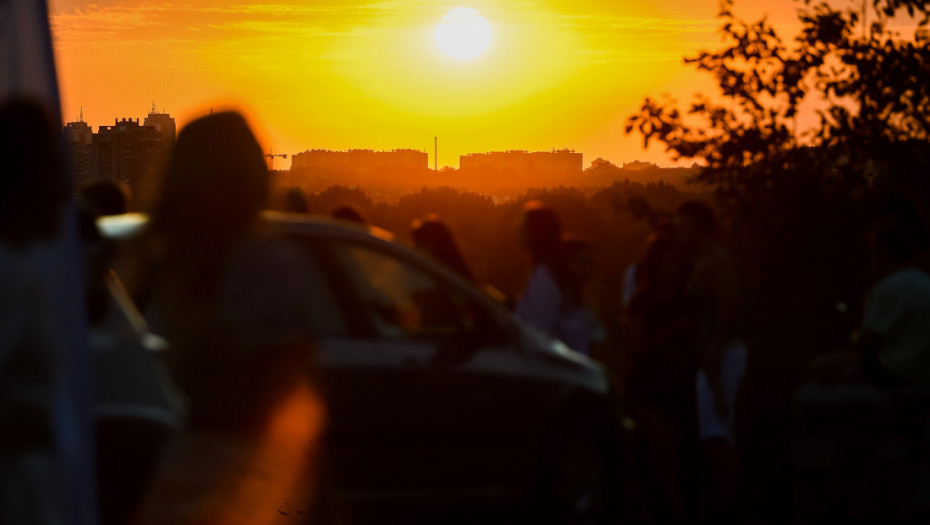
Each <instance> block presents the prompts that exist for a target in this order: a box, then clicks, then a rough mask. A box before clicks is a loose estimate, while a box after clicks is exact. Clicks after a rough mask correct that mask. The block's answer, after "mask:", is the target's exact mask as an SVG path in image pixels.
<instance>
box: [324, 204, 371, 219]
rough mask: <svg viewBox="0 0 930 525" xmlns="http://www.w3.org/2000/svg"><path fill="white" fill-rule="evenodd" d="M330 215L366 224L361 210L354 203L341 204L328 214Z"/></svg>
mask: <svg viewBox="0 0 930 525" xmlns="http://www.w3.org/2000/svg"><path fill="white" fill-rule="evenodd" d="M330 215H331V216H333V217H335V218H337V219H342V220H344V221H352V222H357V223H359V224H366V223H367V221H366V220H365V215H364V214H363V213H362V210H360V209H359V208H358V206H356V205H354V204H342V205H340V206H338V207H336V209H334V210H333V212H332V213H331V214H330Z"/></svg>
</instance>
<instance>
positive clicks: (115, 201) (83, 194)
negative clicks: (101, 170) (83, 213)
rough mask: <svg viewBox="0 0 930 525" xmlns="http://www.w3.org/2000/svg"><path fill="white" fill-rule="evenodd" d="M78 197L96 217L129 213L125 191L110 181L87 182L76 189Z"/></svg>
mask: <svg viewBox="0 0 930 525" xmlns="http://www.w3.org/2000/svg"><path fill="white" fill-rule="evenodd" d="M78 196H79V197H80V198H81V199H82V200H83V201H84V202H85V204H86V205H88V206H90V207H91V211H92V213H93V214H94V215H96V216H102V215H120V214H123V213H126V212H128V211H129V206H128V204H127V199H126V190H125V189H124V188H123V187H122V186H120V185H119V184H118V183H116V182H114V181H112V180H105V179H99V180H94V181H88V182H87V183H85V184H82V185H81V187H80V188H78Z"/></svg>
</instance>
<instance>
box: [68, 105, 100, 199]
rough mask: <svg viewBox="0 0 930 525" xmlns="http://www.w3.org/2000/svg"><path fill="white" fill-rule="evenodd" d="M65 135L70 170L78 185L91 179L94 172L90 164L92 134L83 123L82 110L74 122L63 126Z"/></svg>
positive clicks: (86, 124) (87, 125)
mask: <svg viewBox="0 0 930 525" xmlns="http://www.w3.org/2000/svg"><path fill="white" fill-rule="evenodd" d="M65 134H66V135H67V138H68V148H69V154H70V156H71V170H72V174H73V175H74V180H75V182H76V183H77V184H80V183H82V182H84V181H86V180H88V179H90V178H91V177H93V174H94V170H93V165H92V163H91V161H92V156H93V140H94V132H93V130H92V129H91V127H90V125H89V124H88V123H87V122H84V109H83V108H82V109H81V116H80V117H78V120H77V121H75V122H68V123H67V124H65Z"/></svg>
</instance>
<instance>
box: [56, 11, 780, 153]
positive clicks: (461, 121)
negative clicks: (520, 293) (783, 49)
mask: <svg viewBox="0 0 930 525" xmlns="http://www.w3.org/2000/svg"><path fill="white" fill-rule="evenodd" d="M460 7H467V8H468V9H470V10H471V11H467V13H472V12H475V15H469V16H476V17H477V18H476V20H478V21H479V22H480V21H481V20H485V22H484V23H485V24H486V26H481V27H486V29H487V31H488V32H489V34H487V35H486V34H484V33H481V34H480V35H479V41H478V42H477V44H474V45H476V46H477V47H475V48H474V49H465V50H462V49H461V48H459V49H460V51H462V55H461V56H463V57H465V56H466V55H467V58H469V59H468V60H462V59H461V58H456V57H455V56H456V55H455V53H450V52H449V51H447V50H444V49H442V48H441V44H440V42H441V41H442V38H439V36H438V35H437V31H439V24H440V23H441V22H442V21H443V17H444V16H448V15H449V14H450V11H452V10H453V9H454V8H460ZM796 7H797V4H795V3H793V2H789V1H786V0H778V1H777V2H774V3H770V4H769V5H768V6H767V9H768V10H769V11H770V20H772V21H773V22H774V23H775V24H776V25H778V24H779V23H791V21H792V20H793V16H794V12H795V9H796ZM49 9H50V13H51V19H52V31H53V38H54V41H55V50H56V53H57V57H56V59H57V61H58V67H59V75H60V84H61V91H62V104H63V113H64V116H65V119H66V120H68V121H71V120H76V119H77V118H78V115H79V113H80V111H81V108H83V112H84V118H85V120H86V121H87V122H89V123H90V124H91V125H92V126H94V127H95V128H96V126H99V125H109V124H112V122H113V119H114V118H130V117H131V118H143V117H144V116H145V114H146V113H148V111H149V109H150V108H151V106H152V104H153V102H154V103H155V104H156V105H157V106H158V108H159V109H160V110H163V111H167V112H168V113H170V114H171V115H172V116H174V117H175V118H176V119H178V124H179V126H180V125H183V124H184V123H185V122H187V121H189V120H191V119H192V118H195V117H197V116H199V115H202V114H204V113H206V112H209V111H210V108H211V107H213V108H215V109H221V108H239V109H241V110H243V111H244V112H245V113H246V114H247V116H248V118H249V119H250V122H251V123H252V124H253V125H254V126H255V127H256V129H257V131H258V133H259V136H260V139H261V141H262V144H263V146H264V147H265V149H266V150H267V149H268V148H274V150H275V151H276V152H285V153H288V154H289V155H292V154H294V153H297V152H301V151H304V150H306V149H314V148H315V149H333V150H344V149H353V148H371V149H377V150H380V149H388V150H389V149H395V148H413V149H418V150H421V151H426V152H428V153H429V155H430V167H432V165H433V137H434V136H438V137H439V158H438V161H439V162H438V164H439V166H440V167H442V166H445V165H448V166H452V167H458V160H459V155H463V154H467V153H472V152H485V151H499V150H509V149H524V150H531V151H537V150H540V151H541V150H551V149H552V148H557V149H561V148H570V149H574V150H575V151H579V152H582V153H584V164H585V166H587V165H588V164H590V162H591V161H593V160H594V159H595V158H597V157H603V158H606V159H608V160H610V161H611V162H614V163H616V164H621V163H623V162H629V161H632V160H641V161H649V162H656V163H659V164H660V165H664V166H670V165H673V163H672V161H671V159H670V158H669V157H668V155H666V154H665V153H664V152H663V151H661V150H659V149H652V148H650V150H649V151H643V150H642V139H641V138H640V137H636V136H626V135H624V133H623V123H624V121H625V119H626V117H627V116H628V115H629V114H631V113H633V112H635V111H636V110H637V108H638V107H639V104H640V103H641V102H642V99H643V98H644V97H645V96H660V95H661V94H663V93H668V94H671V95H672V96H675V97H677V98H679V99H688V98H690V95H691V94H692V93H694V92H696V91H699V90H709V89H710V88H711V87H712V85H713V84H712V79H710V78H707V76H706V75H699V74H697V73H695V72H694V71H693V70H692V69H690V68H687V67H685V66H684V65H683V63H682V58H683V56H686V55H692V54H694V53H695V52H696V51H698V50H699V49H706V48H713V47H718V46H719V45H720V36H719V35H718V33H717V32H716V29H717V27H718V25H719V24H718V21H717V20H716V18H715V17H716V14H717V10H718V5H717V3H716V2H715V1H712V0H699V1H695V2H689V1H683V0H660V1H657V2H624V1H619V2H617V1H613V0H601V1H594V0H581V1H573V2H569V1H549V2H532V1H528V2H489V1H476V2H470V3H468V4H460V3H458V2H442V1H438V2H427V1H420V0H393V1H383V2H361V1H349V0H330V1H329V2H327V3H318V2H300V1H298V0H291V1H290V2H288V1H287V0H277V1H274V2H267V1H262V0H252V1H233V2H225V1H220V0H188V1H186V2H184V3H166V4H153V3H150V2H142V1H140V0H94V1H93V2H85V1H79V0H50V1H49ZM736 11H737V14H740V15H744V16H747V17H756V16H759V15H761V14H762V13H763V12H764V11H763V10H762V8H761V7H759V6H755V5H754V4H749V3H747V5H745V6H742V5H740V3H737V6H736ZM477 13H480V14H477ZM481 17H483V18H481ZM470 27H471V26H470ZM479 29H480V27H479ZM480 31H485V29H480ZM485 37H487V40H486V41H485V40H482V39H484V38H485ZM481 46H484V47H486V48H487V51H483V49H484V48H482V47H481ZM479 48H481V50H479ZM476 50H477V51H476ZM289 162H290V161H289V160H288V161H285V162H281V163H280V167H283V168H286V167H287V166H288V165H289ZM278 166H279V164H276V167H278Z"/></svg>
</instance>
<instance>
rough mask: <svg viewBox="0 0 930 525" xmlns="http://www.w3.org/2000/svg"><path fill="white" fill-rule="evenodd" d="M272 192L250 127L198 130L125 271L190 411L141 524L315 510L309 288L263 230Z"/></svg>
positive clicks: (271, 518)
mask: <svg viewBox="0 0 930 525" xmlns="http://www.w3.org/2000/svg"><path fill="white" fill-rule="evenodd" d="M268 192H269V174H268V170H267V168H266V166H265V162H264V158H263V156H262V150H261V148H260V146H259V145H258V142H257V141H256V139H255V137H254V135H253V134H252V131H251V129H250V128H249V126H248V124H246V122H245V119H243V118H242V116H240V115H239V114H237V113H233V112H223V113H216V114H211V115H209V116H206V117H202V118H200V119H197V120H195V121H193V122H191V123H190V124H188V125H187V126H186V127H185V128H184V129H182V130H181V132H180V133H179V134H178V138H177V141H176V143H175V145H174V148H173V150H172V152H171V154H170V159H169V162H168V166H167V172H166V174H165V177H164V181H163V186H162V189H161V195H160V199H159V201H158V203H157V205H156V207H155V209H154V210H153V213H152V216H151V220H150V222H149V224H148V226H147V230H146V231H145V232H144V233H143V234H142V235H141V236H140V237H139V238H138V239H136V244H135V245H134V246H133V247H132V248H134V249H133V250H132V251H131V252H129V255H128V256H127V260H125V261H123V264H122V270H123V272H124V274H125V275H126V276H127V278H126V283H127V286H129V288H130V290H132V291H134V292H135V296H136V297H139V298H142V299H143V300H147V301H150V302H151V304H152V306H153V307H154V310H155V313H156V314H157V319H158V321H159V323H160V326H161V327H162V333H163V334H164V336H165V337H166V338H167V340H168V343H169V344H170V353H169V354H168V361H169V363H170V369H171V371H172V373H173V375H174V378H175V380H176V382H177V384H178V386H179V387H180V389H181V390H182V391H183V392H184V394H185V395H186V396H187V400H188V410H189V419H188V422H187V425H188V427H187V430H186V431H185V432H184V433H183V434H182V435H181V437H180V438H179V440H177V442H176V443H174V444H173V445H172V447H171V448H170V449H169V451H168V455H167V457H166V461H165V463H164V464H163V465H162V468H161V469H160V470H159V471H158V472H157V473H156V475H155V478H154V481H153V485H152V488H151V489H150V491H149V493H148V495H147V498H146V500H145V502H144V504H143V506H142V510H141V513H140V516H139V520H138V521H139V522H140V523H143V524H144V523H162V522H169V523H178V522H201V521H207V522H214V523H257V524H262V523H277V522H284V521H287V522H293V520H294V519H295V518H294V517H290V518H289V517H288V516H287V514H288V513H287V512H283V511H280V512H279V510H280V509H283V507H282V506H288V507H287V508H291V509H303V510H302V512H304V511H307V510H309V507H311V506H312V505H313V497H314V493H315V483H316V481H315V477H314V476H315V472H314V465H315V463H314V461H315V457H316V452H315V449H314V447H315V445H313V443H314V442H315V441H316V440H317V437H318V434H319V432H320V431H321V427H322V424H323V423H322V422H323V417H324V412H323V410H324V409H323V405H322V402H321V401H320V400H319V397H318V396H317V395H316V392H315V387H314V385H313V381H312V377H311V376H312V372H313V370H312V359H313V345H312V337H313V334H312V333H309V330H310V327H311V326H312V324H313V323H312V309H313V304H312V301H313V295H314V290H313V287H312V285H311V284H310V282H309V280H308V278H307V277H306V275H305V271H304V268H305V267H306V262H305V261H306V255H305V254H304V252H302V251H301V249H300V248H299V247H298V246H296V245H294V244H292V243H290V242H289V241H286V240H284V239H276V238H272V237H270V236H268V235H266V234H265V233H264V224H263V222H262V219H261V217H260V215H259V211H260V210H261V209H262V208H263V206H264V205H265V204H266V199H267V197H268ZM305 516H309V512H307V513H306V514H305ZM298 519H299V518H298Z"/></svg>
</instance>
